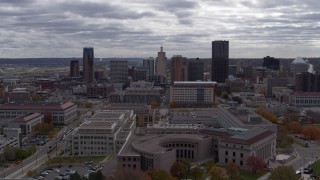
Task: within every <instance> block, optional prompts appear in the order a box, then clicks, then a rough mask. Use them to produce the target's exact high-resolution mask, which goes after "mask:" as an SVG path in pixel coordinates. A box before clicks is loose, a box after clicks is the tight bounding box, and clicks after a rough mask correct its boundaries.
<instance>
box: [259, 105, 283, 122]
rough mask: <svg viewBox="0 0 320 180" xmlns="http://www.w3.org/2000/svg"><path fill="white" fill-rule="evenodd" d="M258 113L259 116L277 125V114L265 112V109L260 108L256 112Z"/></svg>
mask: <svg viewBox="0 0 320 180" xmlns="http://www.w3.org/2000/svg"><path fill="white" fill-rule="evenodd" d="M256 112H257V114H259V115H260V116H262V117H264V118H266V119H268V120H269V121H271V122H273V123H277V121H278V117H277V116H276V115H275V114H273V113H271V112H269V111H267V110H265V109H262V108H258V109H257V110H256Z"/></svg>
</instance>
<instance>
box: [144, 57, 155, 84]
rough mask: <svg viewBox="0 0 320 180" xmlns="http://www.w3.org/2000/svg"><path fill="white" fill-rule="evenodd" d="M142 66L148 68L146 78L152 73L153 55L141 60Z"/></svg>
mask: <svg viewBox="0 0 320 180" xmlns="http://www.w3.org/2000/svg"><path fill="white" fill-rule="evenodd" d="M143 67H146V68H148V74H147V78H148V79H149V76H153V75H154V59H153V57H149V58H147V59H144V60H143Z"/></svg>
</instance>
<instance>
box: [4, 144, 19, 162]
mask: <svg viewBox="0 0 320 180" xmlns="http://www.w3.org/2000/svg"><path fill="white" fill-rule="evenodd" d="M3 152H4V157H5V159H6V160H7V161H14V160H15V159H16V153H15V151H14V149H13V148H12V147H9V146H6V147H5V148H4V149H3Z"/></svg>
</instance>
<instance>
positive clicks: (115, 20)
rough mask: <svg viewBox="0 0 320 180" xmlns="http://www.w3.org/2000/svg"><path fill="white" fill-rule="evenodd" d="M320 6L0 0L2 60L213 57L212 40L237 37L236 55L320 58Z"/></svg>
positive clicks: (233, 41) (231, 0)
mask: <svg viewBox="0 0 320 180" xmlns="http://www.w3.org/2000/svg"><path fill="white" fill-rule="evenodd" d="M319 6H320V5H319V3H318V2H317V1H316V0H309V1H308V2H303V1H296V0H295V1H287V0H281V1H275V0H269V1H265V0H263V1H259V2H256V1H253V0H242V1H236V0H216V1H207V0H201V1H195V0H176V1H169V0H163V1H159V2H150V1H146V0H130V1H126V2H125V1H122V0H119V1H116V2H112V3H110V2H103V1H99V0H93V1H66V0H61V1H58V2H50V1H40V0H20V1H9V0H4V1H1V2H0V7H1V8H0V18H1V19H2V24H1V25H0V27H1V28H0V33H1V35H2V37H1V38H0V42H1V44H2V48H1V49H0V58H37V57H40V58H41V57H79V56H81V54H82V48H83V47H86V46H93V47H94V48H95V55H96V57H107V58H108V57H120V58H124V57H150V56H152V57H156V55H157V52H158V50H159V47H160V45H161V44H163V46H164V47H165V49H166V52H167V57H172V56H173V55H175V54H180V55H183V56H185V57H190V58H195V57H200V58H210V57H211V42H212V41H215V40H227V41H229V42H230V58H262V57H265V56H267V55H270V56H273V57H278V58H294V57H297V56H303V57H319V53H317V52H318V51H319V48H318V47H319V35H318V34H319V26H320V24H319V23H318V21H317V20H318V19H319V15H320V14H319V13H318V12H317V11H318V9H319Z"/></svg>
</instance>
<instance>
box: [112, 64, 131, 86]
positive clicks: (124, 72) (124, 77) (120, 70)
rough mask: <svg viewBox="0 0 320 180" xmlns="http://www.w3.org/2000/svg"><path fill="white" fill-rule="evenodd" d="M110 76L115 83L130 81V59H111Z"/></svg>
mask: <svg viewBox="0 0 320 180" xmlns="http://www.w3.org/2000/svg"><path fill="white" fill-rule="evenodd" d="M110 78H111V82H113V83H127V82H128V61H127V60H112V61H110Z"/></svg>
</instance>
